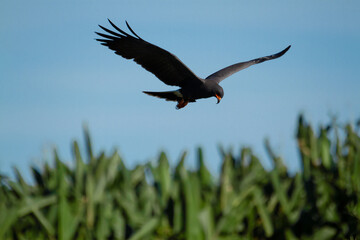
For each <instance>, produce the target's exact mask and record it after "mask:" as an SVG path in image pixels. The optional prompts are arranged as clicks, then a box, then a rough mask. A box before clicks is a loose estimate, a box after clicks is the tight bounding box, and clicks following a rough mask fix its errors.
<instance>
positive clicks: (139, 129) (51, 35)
mask: <svg viewBox="0 0 360 240" xmlns="http://www.w3.org/2000/svg"><path fill="white" fill-rule="evenodd" d="M359 12H360V3H359V2H358V1H313V0H311V1H310V0H305V1H297V2H296V1H257V0H255V1H238V0H236V1H235V0H233V1H230V0H229V1H221V2H220V1H157V0H155V1H145V0H144V1H68V0H66V1H61V2H56V3H55V2H51V1H37V0H35V1H8V0H7V1H2V3H1V7H0V19H1V21H0V34H1V37H0V171H1V172H2V173H6V174H9V173H10V172H11V166H14V165H15V166H18V167H19V168H20V169H21V170H23V171H28V167H29V166H30V164H41V162H43V161H44V159H46V158H50V159H51V151H52V149H53V147H57V149H58V151H59V153H60V156H61V157H62V158H63V159H65V160H66V161H68V162H71V159H72V157H71V151H70V144H71V141H72V140H74V139H77V140H80V141H81V144H83V141H82V139H83V138H82V125H83V124H84V123H87V125H88V126H89V128H90V131H91V135H92V137H93V143H94V146H95V149H96V151H100V150H105V151H106V152H108V153H111V152H112V151H113V149H114V148H118V149H119V151H120V153H121V155H122V156H123V157H124V159H125V161H126V163H127V164H128V165H129V166H134V165H135V164H137V163H143V162H146V161H149V160H150V161H151V160H154V159H155V158H156V157H157V156H158V154H159V152H160V151H161V150H165V151H166V152H167V153H168V154H169V157H170V160H171V162H172V163H175V162H176V161H177V159H178V157H179V155H180V154H181V152H182V151H183V150H189V153H190V154H189V158H188V164H189V166H193V162H194V159H195V151H194V150H195V147H197V146H203V147H204V148H205V157H206V158H207V160H208V165H209V167H210V169H211V170H212V171H213V172H216V171H217V169H218V168H219V166H220V158H219V154H218V152H217V144H219V143H221V144H223V145H224V146H226V147H230V146H233V147H234V149H235V151H239V148H240V147H241V146H250V147H252V148H253V150H254V152H255V153H256V154H257V155H259V156H260V157H261V158H262V160H263V162H264V164H265V165H266V166H270V164H269V161H268V158H267V155H266V153H265V151H264V147H263V140H264V138H265V137H269V138H270V141H271V143H272V145H273V146H274V149H275V150H276V152H277V153H278V154H280V155H281V156H283V157H284V158H285V161H286V163H287V164H288V166H289V168H290V169H291V170H296V169H298V166H299V165H298V157H297V152H296V143H295V141H294V136H295V127H296V120H297V116H298V114H299V113H300V112H303V113H304V114H305V116H306V118H307V119H309V120H310V121H311V122H312V123H313V124H314V125H315V126H319V125H320V124H326V123H328V122H329V120H330V117H329V116H331V115H336V116H338V119H339V120H340V122H346V121H353V122H354V121H355V120H356V119H358V118H359V117H360V111H359V110H360V109H359V102H360V94H359V93H360V80H359V71H360V70H359V60H358V55H359V53H360V46H359V42H360V25H359V24H358V23H359V22H360V14H359ZM107 18H109V19H111V20H112V21H113V22H114V23H115V24H117V25H118V26H119V27H121V28H123V29H125V27H126V26H125V20H127V21H128V22H129V23H130V25H131V26H132V28H133V29H134V30H135V32H137V33H138V35H140V36H141V37H142V38H143V39H145V40H147V41H149V42H151V43H153V44H156V45H158V46H160V47H162V48H164V49H166V50H168V51H170V52H172V53H174V54H175V55H177V56H178V57H179V58H180V59H181V60H182V61H183V62H184V63H185V64H186V65H187V66H188V67H189V68H191V69H192V70H193V71H194V72H195V73H196V74H197V75H198V76H201V77H206V76H208V75H210V74H211V73H213V72H215V71H217V70H219V69H220V68H223V67H225V66H228V65H230V64H233V63H236V62H240V61H244V60H249V59H253V58H256V57H261V56H265V55H269V54H273V53H276V52H278V51H280V50H282V49H283V48H285V47H286V46H288V45H289V44H291V45H292V48H291V49H290V50H289V52H288V53H287V54H286V55H284V56H283V57H281V58H279V59H276V60H273V61H270V62H266V63H262V64H259V65H255V66H252V67H250V68H248V69H246V70H243V71H241V72H239V73H237V74H234V75H232V76H231V77H230V78H228V79H226V80H225V81H223V82H222V83H221V85H222V87H223V88H224V91H225V95H224V98H223V100H222V101H221V103H220V104H218V105H217V104H216V99H215V98H213V99H205V100H199V101H198V102H197V103H193V104H189V105H188V106H187V107H186V108H184V109H182V110H175V104H174V103H172V102H166V101H163V100H160V99H157V98H152V97H150V96H147V95H145V94H143V93H142V91H143V90H149V91H161V90H172V89H176V88H174V87H170V86H166V85H165V84H163V83H162V82H161V81H159V80H158V79H156V77H155V76H154V75H152V74H151V73H149V72H147V71H145V70H144V69H142V68H141V67H140V66H139V65H137V64H135V63H134V62H132V61H128V60H125V59H123V58H121V57H119V56H117V55H115V54H114V53H113V52H112V51H110V50H108V49H107V48H105V47H103V46H101V45H100V44H99V43H98V42H96V41H95V40H94V39H95V38H96V35H95V34H94V31H99V30H100V29H99V27H98V26H97V25H98V24H101V25H103V26H105V27H110V25H109V24H108V22H107ZM49 156H50V157H49Z"/></svg>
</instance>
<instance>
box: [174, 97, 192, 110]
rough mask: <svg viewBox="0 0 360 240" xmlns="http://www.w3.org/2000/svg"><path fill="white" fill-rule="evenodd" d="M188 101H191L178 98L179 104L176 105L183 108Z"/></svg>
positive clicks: (177, 107)
mask: <svg viewBox="0 0 360 240" xmlns="http://www.w3.org/2000/svg"><path fill="white" fill-rule="evenodd" d="M188 103H189V101H185V100H184V99H180V100H178V104H177V105H176V109H180V108H183V107H185V106H186V105H187V104H188Z"/></svg>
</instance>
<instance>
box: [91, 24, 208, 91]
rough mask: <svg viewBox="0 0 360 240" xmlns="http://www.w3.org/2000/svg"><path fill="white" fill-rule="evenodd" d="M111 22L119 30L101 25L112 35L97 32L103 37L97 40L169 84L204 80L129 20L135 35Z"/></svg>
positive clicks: (186, 83) (181, 85) (182, 84)
mask: <svg viewBox="0 0 360 240" xmlns="http://www.w3.org/2000/svg"><path fill="white" fill-rule="evenodd" d="M108 20H109V19H108ZM109 22H110V24H111V25H112V26H113V27H114V28H115V29H116V30H117V31H118V32H114V31H111V30H109V29H107V28H104V27H102V26H100V25H99V27H101V28H102V29H103V30H104V31H105V32H107V33H109V34H110V35H107V34H103V33H98V32H96V34H98V35H100V36H101V37H103V39H96V40H97V41H100V42H102V43H101V44H102V45H104V46H107V47H108V48H110V49H111V50H114V51H115V53H116V54H118V55H120V56H122V57H124V58H126V59H133V60H134V61H135V62H136V63H138V64H140V65H141V66H142V67H143V68H145V69H146V70H148V71H149V72H151V73H153V74H154V75H155V76H156V77H158V78H159V79H160V80H161V81H163V82H164V83H166V84H168V85H173V86H180V87H183V86H186V85H188V84H190V85H191V84H196V83H200V82H201V81H202V80H201V79H200V78H198V77H197V76H196V75H195V74H194V73H193V72H192V71H191V70H190V69H189V68H188V67H187V66H186V65H185V64H184V63H182V62H181V61H180V60H179V59H178V58H177V57H176V56H175V55H173V54H171V53H170V52H168V51H166V50H164V49H162V48H160V47H158V46H155V45H153V44H151V43H149V42H147V41H145V40H143V39H142V38H140V37H139V36H138V35H137V34H136V33H135V32H134V31H133V30H132V29H131V28H130V26H129V24H128V23H127V22H126V25H127V27H128V28H129V30H130V31H131V33H132V34H134V36H132V35H130V34H128V33H126V32H124V31H123V30H121V29H120V28H118V27H117V26H115V24H113V23H112V22H111V21H110V20H109Z"/></svg>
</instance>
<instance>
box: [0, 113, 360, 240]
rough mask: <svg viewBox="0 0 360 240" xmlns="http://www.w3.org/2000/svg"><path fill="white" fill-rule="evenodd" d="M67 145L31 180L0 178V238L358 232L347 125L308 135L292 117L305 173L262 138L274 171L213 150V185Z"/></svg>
mask: <svg viewBox="0 0 360 240" xmlns="http://www.w3.org/2000/svg"><path fill="white" fill-rule="evenodd" d="M85 133H86V139H87V141H86V146H87V160H86V161H85V160H84V158H83V156H82V155H81V154H80V151H79V147H78V143H77V142H74V144H73V152H74V161H75V164H74V167H69V166H67V165H65V164H64V163H63V162H62V161H61V160H60V159H59V158H58V155H57V154H56V152H55V157H54V158H55V159H54V161H55V164H54V167H50V166H49V165H48V164H47V163H45V164H44V166H43V167H42V169H41V170H39V169H37V168H32V173H33V176H34V180H35V181H34V184H29V183H26V182H25V181H24V179H23V177H22V176H21V174H20V173H19V172H18V171H17V170H16V169H15V174H16V180H11V179H8V178H6V177H4V176H3V177H1V179H0V180H1V183H0V239H60V240H63V239H64V240H65V239H131V240H136V239H209V240H210V239H214V240H215V239H220V240H235V239H264V238H268V239H344V238H345V239H357V238H358V237H359V236H360V221H359V220H360V201H359V200H360V136H359V132H358V131H355V130H354V129H353V127H352V126H351V125H347V126H345V127H337V126H336V124H335V123H334V124H332V125H331V126H330V127H328V128H320V129H319V132H318V133H317V134H316V133H314V131H313V129H312V127H311V126H310V125H309V124H308V123H306V122H305V121H304V120H303V119H302V117H300V118H299V126H298V132H297V140H298V146H299V154H300V156H301V163H302V167H303V171H302V172H301V173H297V174H296V175H289V174H288V173H287V169H286V167H285V166H284V164H283V161H282V159H281V158H280V157H279V156H277V155H276V154H275V153H274V152H273V151H272V149H271V147H270V145H269V143H268V142H266V143H265V146H266V149H267V151H268V153H269V156H270V157H271V159H272V160H273V163H274V168H273V169H272V170H269V171H267V170H265V169H264V168H263V166H262V165H261V163H260V161H259V159H258V158H257V157H256V156H254V155H253V154H252V151H251V149H249V148H243V149H241V151H240V153H239V155H237V154H233V153H232V152H231V151H225V150H224V149H220V152H221V155H222V159H223V162H222V169H221V175H220V177H219V181H216V180H215V179H214V177H213V176H212V175H211V174H210V173H209V171H208V170H207V168H206V166H205V165H204V161H205V160H204V159H203V154H202V150H201V149H198V157H197V162H198V169H197V170H196V171H189V170H187V169H186V168H185V166H184V161H185V158H186V153H184V154H183V155H182V157H181V159H180V161H179V163H178V165H177V166H176V168H175V169H171V168H170V167H169V163H168V159H167V157H166V155H165V154H164V153H161V154H160V156H159V159H158V164H157V165H156V166H153V165H152V164H150V163H149V164H144V165H139V166H137V167H136V168H134V169H128V168H127V167H126V166H125V165H124V162H123V161H122V159H121V157H120V156H119V155H118V153H116V152H115V153H114V154H113V155H111V156H106V155H105V154H103V153H102V154H100V155H98V156H95V155H94V153H93V151H92V146H91V141H90V137H89V135H88V133H87V131H85Z"/></svg>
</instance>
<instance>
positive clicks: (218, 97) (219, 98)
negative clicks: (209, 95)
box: [215, 94, 221, 104]
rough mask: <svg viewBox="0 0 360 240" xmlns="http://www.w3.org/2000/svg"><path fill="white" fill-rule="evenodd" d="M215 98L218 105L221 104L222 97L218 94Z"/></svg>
mask: <svg viewBox="0 0 360 240" xmlns="http://www.w3.org/2000/svg"><path fill="white" fill-rule="evenodd" d="M215 97H216V98H217V100H218V101H217V103H216V104H219V102H220V100H221V97H220V96H219V95H217V94H215Z"/></svg>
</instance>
